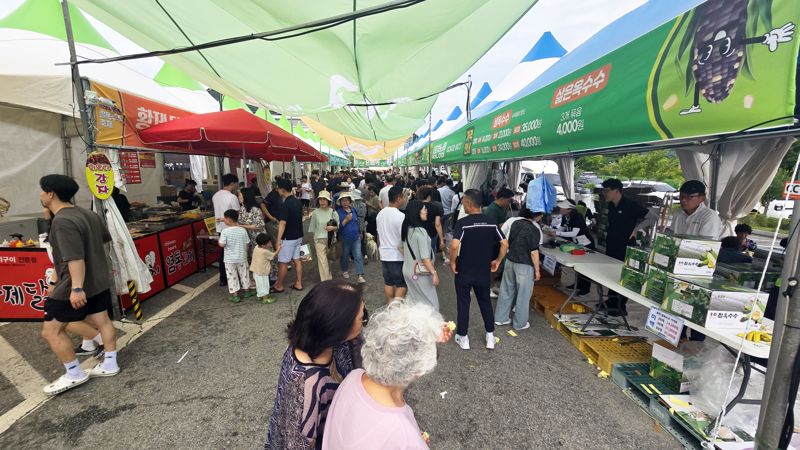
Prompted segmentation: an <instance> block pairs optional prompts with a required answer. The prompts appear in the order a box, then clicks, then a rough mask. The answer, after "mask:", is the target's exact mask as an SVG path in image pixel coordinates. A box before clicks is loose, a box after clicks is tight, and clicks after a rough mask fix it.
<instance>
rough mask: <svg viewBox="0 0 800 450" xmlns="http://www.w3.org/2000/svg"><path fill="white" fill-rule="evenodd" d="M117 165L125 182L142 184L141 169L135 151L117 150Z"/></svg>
mask: <svg viewBox="0 0 800 450" xmlns="http://www.w3.org/2000/svg"><path fill="white" fill-rule="evenodd" d="M119 167H120V169H121V171H122V178H123V179H124V180H125V183H126V184H142V171H141V170H140V168H139V155H137V154H136V152H123V151H121V152H119Z"/></svg>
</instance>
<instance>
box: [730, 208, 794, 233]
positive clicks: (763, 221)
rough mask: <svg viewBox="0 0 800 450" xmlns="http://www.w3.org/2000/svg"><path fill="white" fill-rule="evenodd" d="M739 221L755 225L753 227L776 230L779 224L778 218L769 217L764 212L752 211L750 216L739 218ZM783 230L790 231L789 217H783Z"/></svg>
mask: <svg viewBox="0 0 800 450" xmlns="http://www.w3.org/2000/svg"><path fill="white" fill-rule="evenodd" d="M739 223H746V224H748V225H750V226H751V227H753V229H759V230H763V231H775V228H776V227H777V226H778V219H776V218H774V217H767V216H766V215H764V214H758V213H751V214H750V215H749V216H747V217H745V218H743V219H739ZM781 231H783V232H788V231H789V219H783V222H781Z"/></svg>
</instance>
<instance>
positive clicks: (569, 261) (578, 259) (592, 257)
mask: <svg viewBox="0 0 800 450" xmlns="http://www.w3.org/2000/svg"><path fill="white" fill-rule="evenodd" d="M539 252H540V253H542V254H543V255H545V256H550V257H551V258H553V259H555V260H556V262H557V263H559V264H561V265H562V266H564V267H568V268H570V269H572V270H575V267H576V266H577V265H583V264H588V265H606V264H620V262H619V261H618V260H616V259H614V258H612V257H610V256H606V255H604V254H602V253H599V252H597V251H595V250H588V253H586V254H585V255H573V254H571V253H565V252H562V251H561V250H559V249H558V248H552V247H545V246H543V247H539ZM579 276H581V275H580V274H578V271H577V270H575V283H573V284H572V292H570V294H569V297H567V300H566V301H565V302H564V303H563V304H562V305H561V309H559V310H558V315H559V317H560V316H561V314H562V313H563V312H564V308H565V307H566V306H567V305H568V304H570V303H577V302H578V301H580V302H582V303H597V304H602V303H603V299H602V296H601V297H600V299H598V300H589V299H577V298H576V297H577V294H578V277H579ZM626 325H627V321H626Z"/></svg>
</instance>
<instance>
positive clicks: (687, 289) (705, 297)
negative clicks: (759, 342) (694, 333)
mask: <svg viewBox="0 0 800 450" xmlns="http://www.w3.org/2000/svg"><path fill="white" fill-rule="evenodd" d="M768 297H769V295H768V294H767V293H765V292H758V291H756V290H754V289H748V288H745V287H742V286H739V285H737V284H734V283H731V282H727V281H724V280H714V279H706V278H691V279H690V278H676V277H673V276H670V277H669V279H668V281H667V287H666V292H665V293H664V301H663V302H662V304H661V307H662V308H663V309H664V310H665V311H667V312H671V313H673V314H676V315H679V316H681V317H683V318H685V319H688V320H690V321H692V322H694V323H696V324H698V325H702V326H705V327H706V328H708V329H715V328H716V329H734V330H744V329H746V328H747V327H748V322H749V321H752V322H754V323H755V324H757V323H760V322H761V319H762V318H763V317H764V309H765V308H766V304H767V298H768ZM755 324H753V323H750V325H751V326H754V325H755Z"/></svg>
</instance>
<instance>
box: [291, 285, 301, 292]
mask: <svg viewBox="0 0 800 450" xmlns="http://www.w3.org/2000/svg"><path fill="white" fill-rule="evenodd" d="M289 287H290V288H292V289H294V290H295V291H300V292H303V288H298V287H297V286H295V285H291V286H289Z"/></svg>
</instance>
